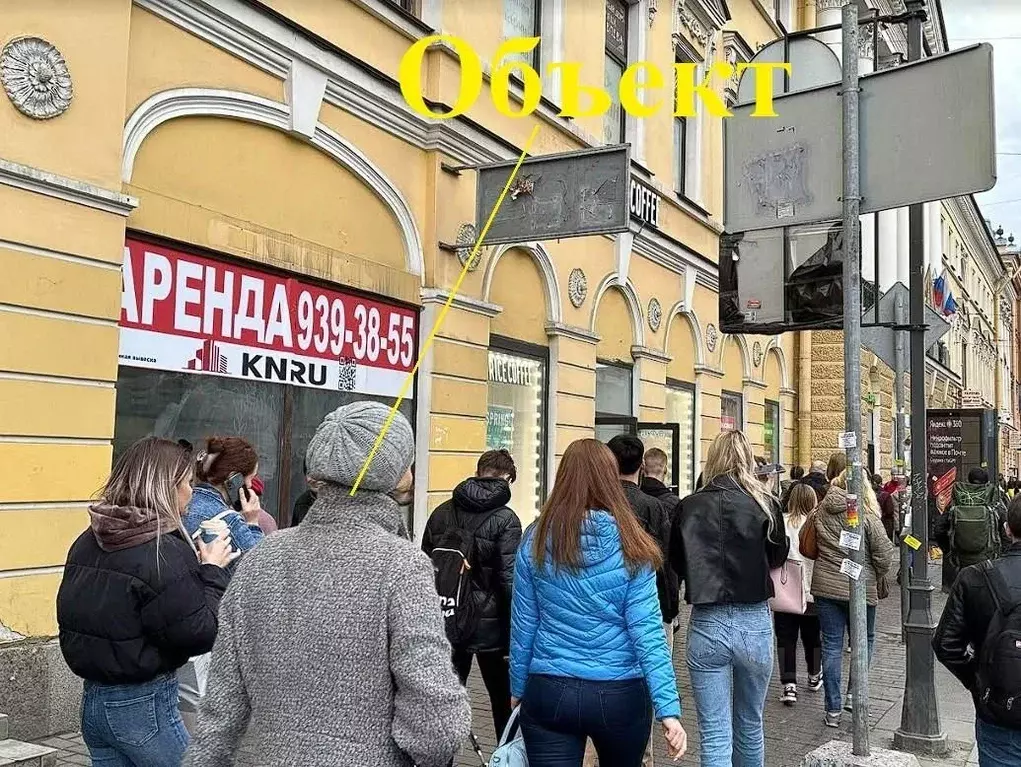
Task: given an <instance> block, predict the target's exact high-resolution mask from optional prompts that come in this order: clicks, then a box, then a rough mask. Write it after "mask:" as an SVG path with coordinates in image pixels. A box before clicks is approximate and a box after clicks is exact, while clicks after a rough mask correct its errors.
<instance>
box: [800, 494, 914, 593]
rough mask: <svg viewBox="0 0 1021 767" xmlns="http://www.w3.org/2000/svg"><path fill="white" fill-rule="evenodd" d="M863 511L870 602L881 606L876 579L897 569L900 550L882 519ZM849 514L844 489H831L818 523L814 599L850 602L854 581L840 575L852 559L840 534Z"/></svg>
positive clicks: (817, 514)
mask: <svg viewBox="0 0 1021 767" xmlns="http://www.w3.org/2000/svg"><path fill="white" fill-rule="evenodd" d="M858 508H859V509H860V511H861V520H862V532H863V534H864V540H863V541H862V545H863V546H865V547H866V548H865V570H866V573H867V575H868V580H867V581H866V601H867V602H868V604H869V605H876V604H878V603H879V594H878V591H877V588H876V583H877V581H876V578H877V576H878V577H879V578H886V577H887V576H888V575H889V573H890V570H891V569H892V568H893V562H894V555H895V553H896V551H897V550H896V548H894V545H893V544H892V543H890V539H889V538H887V537H886V530H885V529H884V528H883V523H882V521H881V520H880V519H879V517H876V516H873V515H871V514H868V513H867V512H865V510H864V509H863V508H862V507H861V504H859V507H858ZM846 514H847V494H846V492H845V491H844V490H843V488H840V487H830V489H829V490H828V491H827V493H826V497H825V498H824V499H823V501H822V503H820V504H819V506H818V509H817V513H816V520H815V529H816V540H817V542H818V545H819V557H818V559H816V560H815V566H814V567H813V568H812V596H813V597H815V598H816V599H819V598H822V599H835V600H837V601H840V602H847V601H849V600H850V591H851V587H850V583H851V579H850V578H848V577H847V576H846V575H844V574H843V573H841V572H840V564H841V563H842V562H843V561H844V560H845V559H849V558H850V556H851V552H850V551H848V550H847V549H842V548H840V532H841V530H843V529H844V520H845V518H846Z"/></svg>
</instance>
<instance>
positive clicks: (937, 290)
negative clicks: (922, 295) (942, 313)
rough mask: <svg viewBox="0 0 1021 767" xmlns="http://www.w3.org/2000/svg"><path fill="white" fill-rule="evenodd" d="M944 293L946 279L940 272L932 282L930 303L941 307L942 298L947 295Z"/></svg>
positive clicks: (945, 290) (945, 291)
mask: <svg viewBox="0 0 1021 767" xmlns="http://www.w3.org/2000/svg"><path fill="white" fill-rule="evenodd" d="M946 293H947V281H946V278H944V277H943V275H942V274H941V275H940V276H939V277H937V278H936V281H935V282H933V283H932V303H933V304H934V305H936V306H938V307H940V308H941V309H942V308H943V303H944V299H945V298H946V297H947V296H946Z"/></svg>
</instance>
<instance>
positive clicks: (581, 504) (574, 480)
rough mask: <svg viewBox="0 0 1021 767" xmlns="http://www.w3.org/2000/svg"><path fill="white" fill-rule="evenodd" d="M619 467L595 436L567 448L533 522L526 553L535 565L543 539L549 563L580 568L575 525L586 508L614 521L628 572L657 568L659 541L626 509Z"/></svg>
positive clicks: (542, 561) (539, 562)
mask: <svg viewBox="0 0 1021 767" xmlns="http://www.w3.org/2000/svg"><path fill="white" fill-rule="evenodd" d="M619 471H620V470H619V469H618V467H617V459H616V458H614V457H613V453H612V452H610V448H608V447H607V446H606V445H604V444H603V443H602V442H600V441H599V440H597V439H579V440H575V441H574V442H572V443H571V444H570V445H568V446H567V450H565V451H564V456H563V458H561V459H560V466H559V468H558V469H557V479H556V483H555V484H554V485H553V492H551V493H550V497H549V499H548V500H547V501H546V503H545V504H544V505H543V507H542V512H541V513H540V514H539V519H538V521H537V522H536V525H535V537H534V540H533V541H532V551H533V554H534V556H535V561H536V564H537V565H538V566H539V567H542V566H543V565H544V564H545V562H546V556H547V553H549V552H547V551H546V545H547V543H548V542H549V543H551V544H552V546H551V548H552V552H551V553H552V559H553V564H554V566H555V567H568V568H579V567H581V565H582V558H581V529H582V525H583V524H584V523H585V519H586V518H587V517H588V513H589V511H591V510H602V511H606V512H607V513H608V514H609V515H610V516H611V517H613V520H614V522H616V523H617V529H618V530H619V531H620V544H621V548H622V549H623V552H624V562H625V564H626V565H627V567H628V569H629V570H630V571H631V572H632V573H634V572H637V571H638V570H639V569H640V568H641V567H642V566H644V565H649V566H650V567H651V568H652V569H653V570H657V569H659V568H660V567H661V566H662V564H663V553H662V552H661V551H660V548H659V544H658V543H656V541H655V540H653V539H652V537H651V536H649V535H648V534H647V533H646V532H645V531H644V530H643V529H642V526H641V524H640V523H639V522H638V518H637V517H636V516H635V513H634V512H633V511H632V510H631V505H630V504H629V503H628V500H627V497H626V496H625V495H624V488H623V487H622V486H621V484H620V473H619Z"/></svg>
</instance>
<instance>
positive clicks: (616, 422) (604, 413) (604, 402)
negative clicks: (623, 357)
mask: <svg viewBox="0 0 1021 767" xmlns="http://www.w3.org/2000/svg"><path fill="white" fill-rule="evenodd" d="M633 411H634V368H633V367H632V366H631V365H627V364H625V363H622V362H609V361H606V362H604V361H603V360H596V439H598V440H599V441H600V442H609V441H610V439H612V438H613V437H615V436H616V435H618V434H635V433H637V428H638V419H637V418H635V417H634V412H633Z"/></svg>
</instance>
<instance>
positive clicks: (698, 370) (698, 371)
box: [695, 365, 726, 378]
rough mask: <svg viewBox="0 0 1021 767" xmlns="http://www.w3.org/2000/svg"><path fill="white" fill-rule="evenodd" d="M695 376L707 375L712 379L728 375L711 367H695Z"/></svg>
mask: <svg viewBox="0 0 1021 767" xmlns="http://www.w3.org/2000/svg"><path fill="white" fill-rule="evenodd" d="M695 375H697V376H700V375H707V376H709V377H710V378H723V377H724V376H725V375H726V373H725V372H724V371H722V370H720V369H719V368H714V367H712V366H710V365H695Z"/></svg>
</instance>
